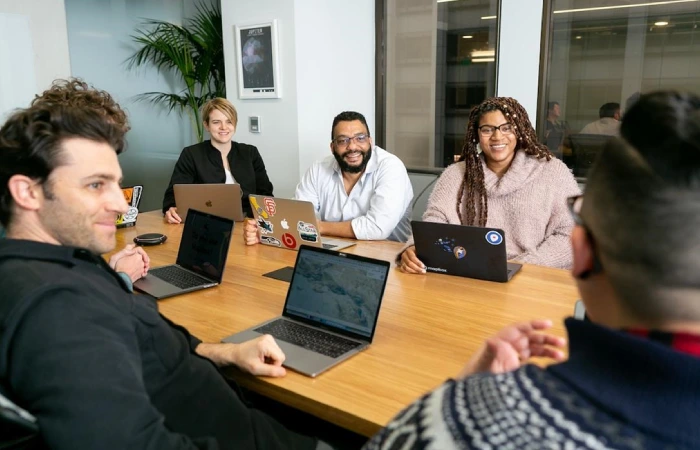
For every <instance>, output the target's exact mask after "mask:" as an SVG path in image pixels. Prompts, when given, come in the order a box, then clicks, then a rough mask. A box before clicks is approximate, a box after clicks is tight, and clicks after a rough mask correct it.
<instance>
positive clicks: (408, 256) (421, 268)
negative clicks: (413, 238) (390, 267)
mask: <svg viewBox="0 0 700 450" xmlns="http://www.w3.org/2000/svg"><path fill="white" fill-rule="evenodd" d="M399 269H401V271H402V272H406V273H425V264H423V263H422V262H421V260H420V259H418V256H417V255H416V246H415V245H412V246H410V247H408V248H407V249H406V250H404V252H403V253H401V263H400V264H399Z"/></svg>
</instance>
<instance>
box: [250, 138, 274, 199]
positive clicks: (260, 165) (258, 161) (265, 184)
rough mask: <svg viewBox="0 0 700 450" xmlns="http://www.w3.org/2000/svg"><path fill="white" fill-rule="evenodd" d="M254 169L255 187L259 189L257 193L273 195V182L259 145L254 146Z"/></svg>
mask: <svg viewBox="0 0 700 450" xmlns="http://www.w3.org/2000/svg"><path fill="white" fill-rule="evenodd" d="M253 169H254V170H255V187H256V191H257V192H255V193H256V194H259V195H269V196H272V195H273V194H272V182H271V181H270V178H269V177H268V176H267V170H265V162H263V159H262V156H260V152H259V151H258V149H257V147H253Z"/></svg>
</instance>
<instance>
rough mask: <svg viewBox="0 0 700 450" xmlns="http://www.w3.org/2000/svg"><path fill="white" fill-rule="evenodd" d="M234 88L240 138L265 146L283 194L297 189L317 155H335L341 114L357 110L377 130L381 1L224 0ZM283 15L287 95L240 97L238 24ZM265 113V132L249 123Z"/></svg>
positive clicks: (228, 67) (279, 192)
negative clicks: (333, 138) (377, 8)
mask: <svg viewBox="0 0 700 450" xmlns="http://www.w3.org/2000/svg"><path fill="white" fill-rule="evenodd" d="M221 11H222V15H223V30H224V51H225V52H226V86H227V96H228V98H229V100H231V101H232V102H233V103H234V105H236V108H237V109H238V120H239V122H238V130H237V131H236V137H235V139H236V140H237V141H240V142H245V143H248V144H252V145H255V146H257V147H258V149H259V150H260V153H261V154H262V156H263V159H264V160H265V165H266V166H267V172H268V175H269V176H270V179H271V180H272V183H273V184H274V186H275V195H276V196H278V197H291V196H292V195H293V194H294V189H295V187H296V184H297V183H298V181H299V179H300V177H301V175H302V174H303V173H304V172H306V169H307V168H308V167H309V166H310V165H311V163H313V161H315V160H317V159H319V158H321V157H323V156H326V155H328V152H329V151H330V149H329V146H328V143H329V142H330V129H331V124H332V122H333V117H334V116H335V115H337V114H338V113H340V112H341V111H344V110H357V111H359V112H361V113H362V114H364V115H365V117H366V118H367V122H368V125H369V126H370V131H371V132H373V131H374V107H375V106H374V94H375V87H374V30H375V28H374V26H375V25H374V1H373V0H357V1H355V2H352V3H346V2H340V1H328V0H326V1H324V0H294V1H292V0H221ZM271 19H277V26H278V36H279V51H280V66H281V78H282V79H281V83H282V98H279V99H265V100H240V99H239V98H238V90H237V89H238V88H237V82H238V80H237V75H236V63H235V58H236V50H235V45H234V44H235V41H234V25H246V24H254V23H257V22H265V21H269V20H271ZM251 115H258V116H260V120H261V130H262V132H261V133H259V134H258V133H250V132H249V131H248V117H249V116H251Z"/></svg>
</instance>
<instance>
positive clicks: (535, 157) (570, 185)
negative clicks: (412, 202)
mask: <svg viewBox="0 0 700 450" xmlns="http://www.w3.org/2000/svg"><path fill="white" fill-rule="evenodd" d="M579 193H580V190H579V188H578V184H577V183H576V180H575V179H574V176H573V175H572V174H571V170H569V168H568V167H566V165H565V164H564V163H563V162H561V161H560V160H559V159H556V158H554V157H553V156H552V154H551V153H550V152H549V150H548V149H547V147H546V146H544V145H542V144H541V143H539V142H538V141H537V136H536V135H535V130H534V129H533V128H532V124H531V123H530V119H529V118H528V115H527V112H526V111H525V108H523V107H522V106H521V105H520V103H518V101H517V100H515V99H513V98H509V97H494V98H489V99H486V100H484V101H483V102H482V103H481V104H480V105H479V106H477V107H476V108H474V109H472V111H471V113H470V115H469V123H468V125H467V133H466V137H465V141H464V147H463V148H462V157H461V158H460V162H458V163H455V164H452V165H451V166H449V167H447V168H446V169H445V171H444V172H443V173H442V175H440V178H439V179H438V180H437V182H436V184H435V188H434V189H433V192H432V193H431V194H430V198H429V199H428V205H427V207H426V210H425V213H424V214H423V220H424V221H426V222H439V223H449V224H456V225H471V226H479V227H494V228H501V229H503V230H504V231H505V239H506V252H507V256H508V259H512V260H516V261H520V262H524V263H529V264H539V265H543V266H551V267H559V268H568V267H570V266H571V247H570V246H569V236H570V235H571V230H572V228H573V226H574V222H573V220H572V219H571V216H570V215H569V213H568V211H567V209H566V199H567V198H568V197H570V196H572V195H576V194H579ZM399 267H400V269H401V270H402V271H404V272H408V273H425V265H424V264H423V263H422V262H421V261H420V259H419V258H418V257H417V256H416V249H415V246H413V245H410V246H409V247H408V248H407V249H405V250H404V251H403V252H402V253H401V254H400V261H399Z"/></svg>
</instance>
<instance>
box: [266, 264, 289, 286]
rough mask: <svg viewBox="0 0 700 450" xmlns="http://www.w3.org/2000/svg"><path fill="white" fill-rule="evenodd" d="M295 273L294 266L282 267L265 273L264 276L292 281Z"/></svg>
mask: <svg viewBox="0 0 700 450" xmlns="http://www.w3.org/2000/svg"><path fill="white" fill-rule="evenodd" d="M293 273H294V267H282V268H281V269H277V270H273V271H272V272H268V273H264V274H263V276H264V277H268V278H272V279H275V280H280V281H286V282H287V283H290V282H291V281H292V274H293Z"/></svg>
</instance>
